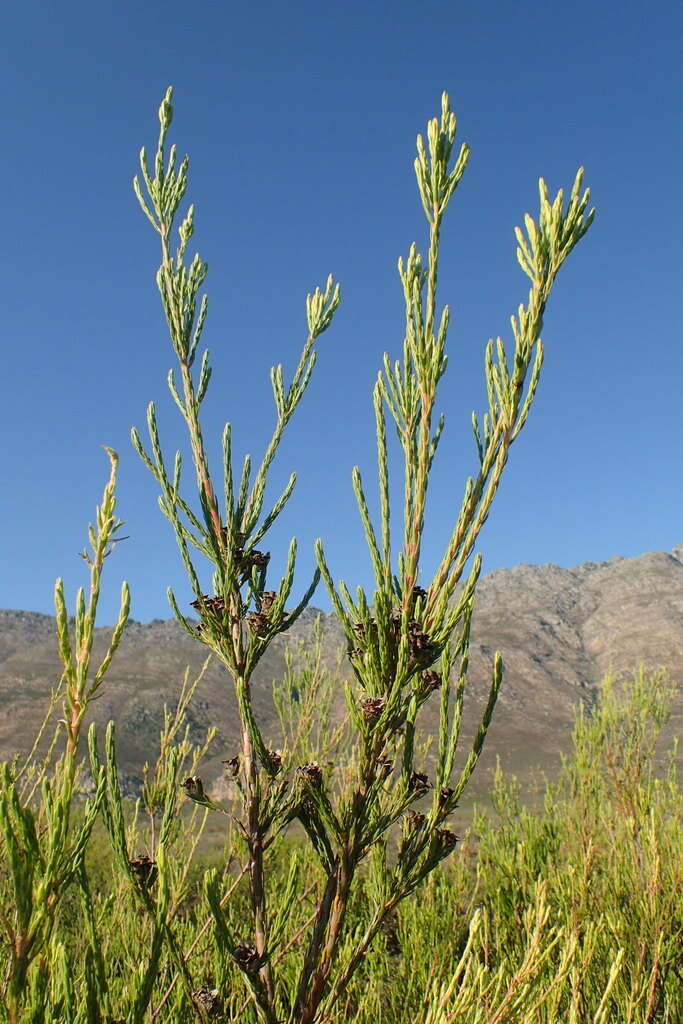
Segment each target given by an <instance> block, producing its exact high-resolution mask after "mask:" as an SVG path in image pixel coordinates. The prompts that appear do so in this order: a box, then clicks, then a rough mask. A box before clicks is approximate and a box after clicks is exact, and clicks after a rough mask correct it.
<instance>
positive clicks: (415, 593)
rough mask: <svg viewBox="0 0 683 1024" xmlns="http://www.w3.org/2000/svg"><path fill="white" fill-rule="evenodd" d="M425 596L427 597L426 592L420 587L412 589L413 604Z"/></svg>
mask: <svg viewBox="0 0 683 1024" xmlns="http://www.w3.org/2000/svg"><path fill="white" fill-rule="evenodd" d="M426 596H427V591H426V590H423V589H422V587H413V604H414V603H415V601H417V600H418V599H419V598H425V597H426Z"/></svg>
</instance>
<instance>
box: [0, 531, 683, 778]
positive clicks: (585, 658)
mask: <svg viewBox="0 0 683 1024" xmlns="http://www.w3.org/2000/svg"><path fill="white" fill-rule="evenodd" d="M477 593H478V597H477V606H476V610H475V613H474V619H473V627H472V646H471V656H470V672H469V679H470V700H469V702H466V708H467V710H466V713H465V726H464V732H465V738H467V737H468V736H470V737H471V735H472V734H473V730H474V728H475V727H476V720H477V717H476V716H477V711H480V709H481V707H482V704H483V701H484V700H485V697H486V693H487V689H488V681H489V680H490V676H491V665H492V661H493V655H494V652H495V651H496V650H500V651H502V653H503V659H504V664H505V676H504V682H503V688H502V692H501V696H500V699H499V703H498V707H497V709H496V713H495V716H494V722H493V725H492V728H491V732H490V735H489V740H488V742H487V747H486V754H485V757H484V758H483V760H482V764H481V767H480V769H479V771H478V773H477V776H476V785H475V787H474V788H475V792H482V793H483V792H485V791H486V789H487V788H488V786H489V784H490V772H491V770H492V768H493V766H494V765H495V760H496V757H497V756H499V757H500V758H501V762H502V764H503V766H504V768H507V769H509V770H512V771H514V772H515V773H517V774H518V775H519V776H520V777H521V778H522V779H523V780H527V781H528V780H529V779H530V778H531V775H532V773H533V772H534V770H535V769H539V768H540V769H543V770H545V771H547V772H548V773H549V774H551V775H552V774H554V773H555V772H556V771H557V769H558V767H559V764H560V754H561V752H563V751H566V750H568V748H569V742H570V735H571V726H572V721H573V715H574V708H575V707H576V705H577V704H578V703H579V702H581V701H583V702H584V703H587V704H590V703H592V702H593V701H594V699H595V695H596V692H597V689H598V687H599V684H600V681H601V680H602V678H603V676H604V675H605V673H606V671H607V670H608V668H609V667H610V665H611V666H612V668H613V670H614V672H615V674H616V675H617V677H623V676H627V677H628V676H630V675H631V673H632V671H633V669H634V668H635V667H636V665H637V664H638V663H639V662H640V661H643V662H644V663H645V666H646V668H648V669H657V668H660V667H666V668H668V670H669V673H670V677H671V679H672V680H673V681H676V682H678V681H679V680H683V545H680V546H678V547H676V548H674V549H673V551H672V552H671V553H666V552H650V553H648V554H645V555H642V556H640V557H639V558H630V559H626V558H621V557H616V558H612V559H611V560H610V561H608V562H597V563H594V562H586V563H584V564H582V565H579V566H576V567H575V568H572V569H563V568H560V567H559V566H556V565H536V566H535V565H518V566H516V567H515V568H513V569H501V570H498V571H496V572H493V573H490V574H489V575H488V576H485V577H482V578H481V579H480V582H479V585H478V591H477ZM316 616H317V613H316V612H315V611H314V610H312V609H309V610H308V611H307V612H306V613H305V614H304V616H303V617H302V619H301V620H300V621H299V623H297V626H296V627H295V630H294V631H293V633H294V638H295V639H296V638H303V639H304V640H306V638H308V637H309V636H310V633H311V629H312V623H313V621H314V619H315V618H316ZM322 628H323V637H324V649H325V654H326V658H327V660H328V661H329V663H330V665H332V664H334V662H335V661H336V656H337V654H338V653H339V651H340V649H343V647H344V645H343V640H342V635H341V631H340V629H339V627H338V625H337V623H336V620H335V619H334V617H333V616H331V615H324V614H323V615H322ZM110 633H111V631H110V630H109V629H101V630H97V647H98V648H99V649H102V647H103V644H104V642H105V641H106V639H107V638H108V636H109V635H110ZM291 639H292V638H289V637H280V638H278V639H277V640H276V641H275V643H274V644H273V646H272V647H271V650H270V651H269V653H268V655H267V656H266V658H264V660H263V662H262V663H261V665H260V666H259V669H258V670H257V673H256V677H255V681H254V693H255V703H256V710H257V714H258V715H259V719H260V721H261V722H263V723H265V729H264V732H265V735H266V736H269V735H270V736H272V737H273V740H274V741H275V740H276V731H277V726H276V716H275V713H274V708H273V704H272V700H271V696H270V692H271V687H272V681H273V679H276V678H279V677H280V676H281V674H282V672H283V669H284V652H285V649H286V646H287V645H288V643H290V642H291ZM204 655H205V648H203V647H201V646H200V645H199V644H196V643H193V641H192V640H191V638H190V637H189V636H187V634H185V633H184V632H183V631H182V630H181V629H180V627H179V626H178V625H177V624H176V623H175V621H174V620H169V621H162V620H154V621H153V622H149V623H145V624H141V623H139V622H135V621H131V622H130V623H129V624H128V626H127V628H126V632H125V634H124V638H123V641H122V643H121V647H120V649H119V652H118V653H117V655H116V657H115V658H114V661H113V663H112V666H111V668H110V670H109V673H108V675H107V677H106V680H105V684H104V686H103V688H102V692H101V697H100V698H99V699H98V700H97V701H96V702H95V703H94V704H93V707H92V712H91V714H92V718H93V719H94V720H95V721H97V722H98V723H99V725H100V729H102V728H103V726H104V724H105V723H106V722H107V721H108V720H109V719H110V718H113V719H115V721H116V723H117V737H118V750H119V763H120V766H121V768H122V770H123V773H124V776H125V777H126V779H127V784H128V787H129V789H130V791H132V792H134V791H135V790H136V788H137V783H138V780H139V778H140V773H141V766H142V764H143V763H144V762H145V761H147V760H149V761H153V760H154V759H155V756H156V750H157V745H158V735H159V730H160V727H161V723H162V721H163V706H164V703H166V704H170V705H172V704H173V703H174V701H175V700H176V699H177V696H178V694H179V692H180V688H181V685H182V680H183V676H184V673H185V669H186V667H188V666H189V671H190V673H191V675H190V678H191V679H193V678H194V677H195V675H196V673H197V672H198V671H199V669H200V668H201V665H202V662H203V660H204ZM341 674H342V676H343V675H344V674H346V675H350V672H349V670H348V662H347V661H345V659H344V658H343V657H342V660H341ZM59 677H60V667H59V660H58V657H57V646H56V635H55V625H54V620H53V619H52V618H50V617H49V616H46V615H40V614H38V613H35V612H24V611H0V757H1V758H7V757H10V756H12V755H13V754H15V753H17V752H26V751H27V750H28V749H30V746H31V743H32V740H33V736H34V735H35V731H36V729H37V727H38V725H39V723H40V721H41V720H42V717H43V714H44V710H45V707H46V698H48V697H49V694H50V691H51V689H52V688H54V687H55V686H56V685H57V684H58V682H59ZM339 692H340V693H341V686H340V687H339ZM437 703H438V702H437V701H436V700H434V701H433V705H432V706H429V705H428V706H427V709H426V712H425V713H424V717H423V726H424V728H425V729H426V730H427V731H430V730H432V731H433V730H434V729H435V727H436V724H437V717H438V708H437V707H436V704H437ZM339 713H342V705H341V702H340V704H339ZM682 723H683V689H682V688H681V687H680V686H679V687H678V692H677V698H676V701H675V705H674V713H673V715H672V719H671V722H670V724H669V727H668V729H667V732H668V735H669V737H671V736H672V735H674V734H678V735H680V733H681V724H682ZM190 725H191V730H192V735H193V738H195V739H196V740H198V741H199V740H201V739H202V737H203V735H204V734H205V732H206V729H207V728H208V727H209V726H210V725H217V726H218V727H219V735H218V738H217V740H216V742H215V744H214V747H213V754H212V755H210V756H209V758H208V760H207V763H206V766H205V768H204V769H203V771H204V774H205V777H206V779H207V780H209V779H211V778H216V777H218V776H219V774H220V769H221V765H220V760H221V758H226V757H230V756H232V754H233V753H235V751H236V749H237V745H238V730H237V718H236V714H235V709H234V704H233V699H232V694H231V692H230V684H229V680H228V679H227V677H226V675H225V673H224V672H223V671H222V670H221V668H220V667H219V666H217V665H215V664H211V665H210V666H209V668H208V670H207V672H206V674H205V675H204V678H203V679H202V681H201V683H200V685H199V688H198V690H197V693H196V695H195V698H194V700H193V702H192V704H191V707H190Z"/></svg>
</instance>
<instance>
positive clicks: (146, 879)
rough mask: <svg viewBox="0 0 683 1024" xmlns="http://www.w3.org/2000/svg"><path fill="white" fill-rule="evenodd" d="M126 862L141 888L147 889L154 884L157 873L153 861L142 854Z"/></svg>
mask: <svg viewBox="0 0 683 1024" xmlns="http://www.w3.org/2000/svg"><path fill="white" fill-rule="evenodd" d="M128 863H129V864H130V869H131V871H132V872H133V875H134V876H135V881H136V882H137V883H138V885H139V886H140V888H141V889H149V888H150V886H152V885H154V883H155V881H156V877H157V874H158V872H157V866H156V863H155V861H153V860H150V858H149V857H147V856H144V857H137V858H136V859H135V860H131V861H129V862H128Z"/></svg>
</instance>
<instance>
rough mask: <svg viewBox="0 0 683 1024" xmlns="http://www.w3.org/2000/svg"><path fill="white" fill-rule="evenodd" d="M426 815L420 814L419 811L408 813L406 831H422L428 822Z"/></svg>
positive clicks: (405, 818)
mask: <svg viewBox="0 0 683 1024" xmlns="http://www.w3.org/2000/svg"><path fill="white" fill-rule="evenodd" d="M426 820H427V819H426V817H425V816H424V814H420V812H419V811H408V812H407V814H406V815H405V816H404V821H405V825H406V829H407V831H408V832H417V831H418V829H421V828H422V826H423V825H424V823H425V821H426Z"/></svg>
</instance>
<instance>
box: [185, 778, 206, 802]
mask: <svg viewBox="0 0 683 1024" xmlns="http://www.w3.org/2000/svg"><path fill="white" fill-rule="evenodd" d="M180 785H181V786H182V788H183V789H184V790H185V792H186V793H187V795H188V796H189V798H190V799H191V800H206V795H205V793H204V786H203V784H202V780H201V778H200V777H199V775H194V776H193V775H190V776H189V778H187V779H185V781H184V782H181V783H180Z"/></svg>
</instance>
